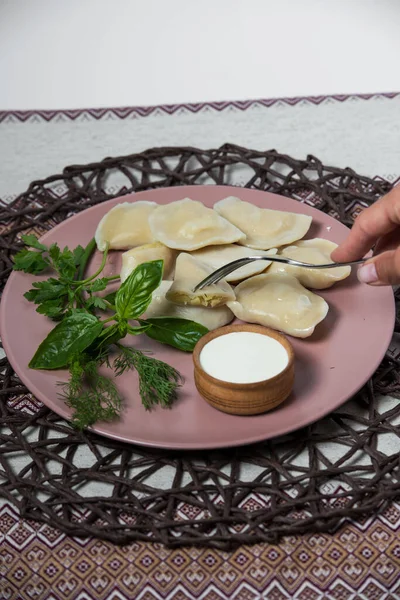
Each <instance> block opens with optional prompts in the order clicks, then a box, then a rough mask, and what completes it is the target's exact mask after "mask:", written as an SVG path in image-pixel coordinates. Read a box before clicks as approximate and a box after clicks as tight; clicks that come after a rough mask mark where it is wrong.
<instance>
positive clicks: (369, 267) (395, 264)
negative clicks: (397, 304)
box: [357, 248, 400, 285]
mask: <svg viewBox="0 0 400 600" xmlns="http://www.w3.org/2000/svg"><path fill="white" fill-rule="evenodd" d="M357 276H358V279H359V281H361V282H363V283H369V284H371V285H397V284H399V283H400V248H397V249H396V250H388V251H387V252H382V254H378V255H377V256H374V258H372V259H371V260H369V261H368V262H367V263H365V264H364V265H363V266H362V267H361V268H360V269H359V270H358V274H357Z"/></svg>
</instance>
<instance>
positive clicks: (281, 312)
mask: <svg viewBox="0 0 400 600" xmlns="http://www.w3.org/2000/svg"><path fill="white" fill-rule="evenodd" d="M235 295H236V300H235V301H234V302H228V306H229V308H230V309H231V311H232V312H233V314H234V315H235V316H236V317H237V318H238V319H241V320H242V321H247V322H248V323H258V324H259V325H265V326H267V327H272V328H273V329H277V330H279V331H282V332H283V333H287V334H289V335H293V336H294V337H299V338H305V337H309V336H310V335H311V334H312V333H313V332H314V329H315V326H316V325H318V323H320V322H321V321H322V320H323V319H324V318H325V317H326V314H327V312H328V308H329V307H328V304H327V303H326V302H325V300H324V299H323V298H321V297H320V296H317V295H316V294H313V293H312V292H310V291H309V290H307V289H306V288H304V287H303V286H302V285H301V283H300V282H299V281H298V279H296V277H292V275H287V274H286V273H283V274H278V273H265V274H261V275H255V276H254V277H251V278H250V279H246V280H245V281H242V282H241V283H239V285H238V286H237V287H236V288H235Z"/></svg>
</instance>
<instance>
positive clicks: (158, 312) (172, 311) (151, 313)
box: [145, 281, 234, 330]
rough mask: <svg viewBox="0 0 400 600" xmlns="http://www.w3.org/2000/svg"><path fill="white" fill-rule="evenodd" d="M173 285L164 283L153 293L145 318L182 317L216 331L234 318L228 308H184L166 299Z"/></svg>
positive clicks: (168, 282)
mask: <svg viewBox="0 0 400 600" xmlns="http://www.w3.org/2000/svg"><path fill="white" fill-rule="evenodd" d="M171 285H172V281H162V282H161V283H160V285H159V287H158V288H157V289H156V290H155V291H154V292H153V297H152V300H151V303H150V306H149V307H148V309H147V310H146V314H145V318H146V319H150V318H152V317H180V318H182V319H189V320H190V321H196V323H200V325H204V327H207V329H210V330H211V329H216V328H217V327H222V326H223V325H227V324H228V323H230V322H231V321H232V319H233V318H234V315H233V312H232V311H231V310H230V309H229V308H228V307H227V306H218V307H217V308H205V307H204V306H182V305H179V304H174V303H173V302H170V301H169V300H167V299H166V297H165V294H166V293H167V292H168V290H169V288H170V287H171Z"/></svg>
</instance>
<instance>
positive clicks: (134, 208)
mask: <svg viewBox="0 0 400 600" xmlns="http://www.w3.org/2000/svg"><path fill="white" fill-rule="evenodd" d="M157 206H158V204H157V203H156V202H147V201H138V202H122V203H121V204H117V205H116V206H114V207H113V208H112V209H111V210H109V211H108V213H106V214H105V215H104V217H103V218H102V219H101V221H100V223H99V224H98V226H97V229H96V233H95V240H96V244H97V248H98V249H99V250H100V251H102V252H103V251H104V250H105V249H106V244H107V242H109V244H110V246H109V247H110V250H128V249H129V248H133V247H134V246H142V245H143V244H150V243H151V242H154V241H155V239H154V237H153V234H152V233H151V231H150V227H149V216H150V214H151V213H152V212H153V211H154V210H155V209H156V208H157Z"/></svg>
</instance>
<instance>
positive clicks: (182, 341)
mask: <svg viewBox="0 0 400 600" xmlns="http://www.w3.org/2000/svg"><path fill="white" fill-rule="evenodd" d="M139 323H140V324H141V325H145V324H146V323H147V324H150V325H151V327H150V329H149V330H148V331H146V332H145V334H146V335H147V336H148V337H149V338H152V339H153V340H157V342H161V343H162V344H168V345H169V346H173V347H174V348H178V350H183V351H184V352H192V351H193V348H194V347H195V345H196V343H197V341H198V340H199V339H200V338H201V337H202V336H203V335H204V334H205V333H207V332H208V329H207V327H204V325H200V323H196V322H195V321H190V320H189V319H181V318H179V317H153V318H152V319H139Z"/></svg>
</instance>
